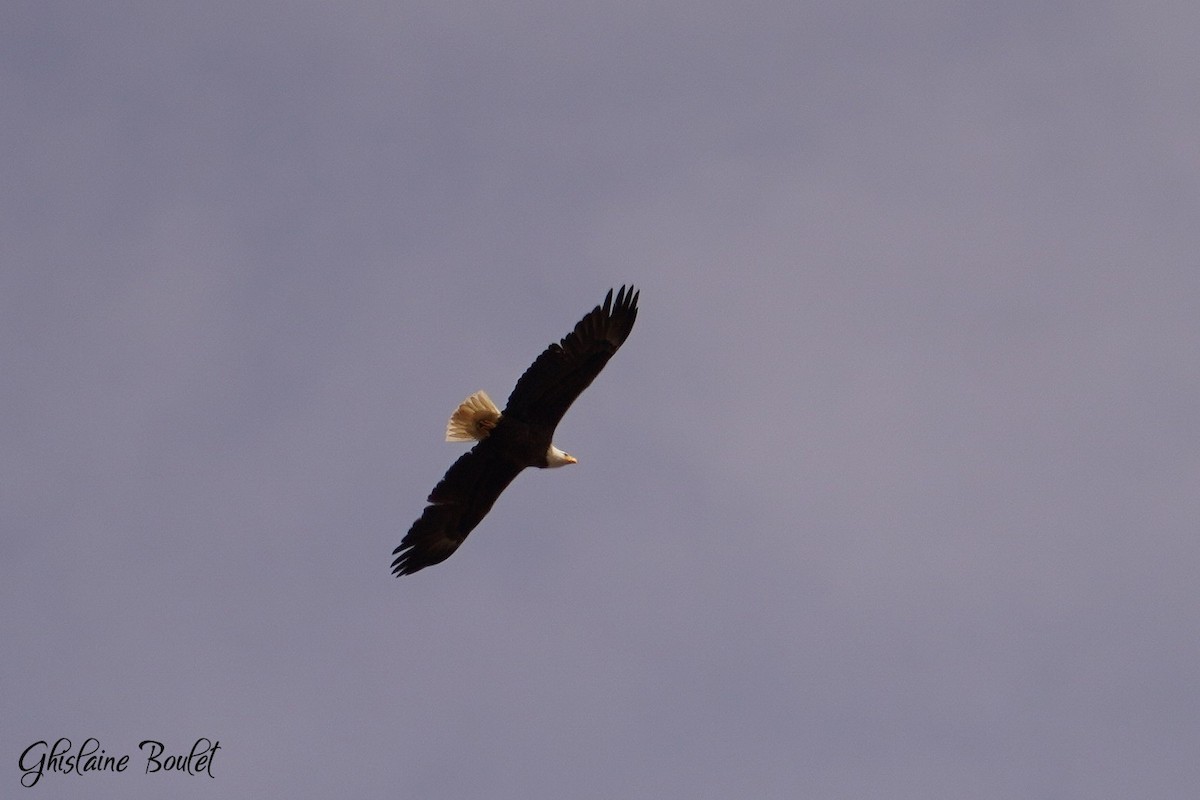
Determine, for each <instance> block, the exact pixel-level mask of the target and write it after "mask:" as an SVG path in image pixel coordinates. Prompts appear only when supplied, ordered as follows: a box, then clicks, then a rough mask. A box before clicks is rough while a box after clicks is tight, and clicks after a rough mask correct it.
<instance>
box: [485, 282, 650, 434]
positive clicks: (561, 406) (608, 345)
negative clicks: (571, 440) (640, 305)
mask: <svg viewBox="0 0 1200 800" xmlns="http://www.w3.org/2000/svg"><path fill="white" fill-rule="evenodd" d="M637 301H638V292H637V291H635V290H634V287H632V286H630V287H628V288H626V287H624V286H622V287H621V289H620V291H618V292H617V298H616V301H615V302H614V301H613V293H612V290H611V289H610V290H609V292H608V295H607V296H606V297H605V298H604V303H603V304H602V305H598V306H596V307H595V308H594V309H592V310H591V311H590V312H588V314H587V315H586V316H584V318H583V319H581V320H580V321H579V323H578V324H577V325H576V326H575V330H573V331H571V332H570V333H568V334H567V335H566V337H564V338H563V340H562V341H561V342H559V343H557V344H552V345H550V346H549V347H547V348H546V349H545V351H543V352H542V354H541V355H540V356H538V357H537V360H536V361H534V362H533V364H532V365H530V367H529V369H527V370H525V374H524V375H522V376H521V379H520V380H519V381H517V385H516V387H515V388H514V389H513V390H512V394H510V395H509V396H508V404H507V405H506V406H505V408H504V415H505V416H511V417H514V418H516V419H519V420H522V421H524V422H528V423H531V424H535V425H548V426H550V427H551V429H553V428H554V427H555V426H556V425H558V421H559V420H561V419H562V417H563V414H565V413H567V409H568V408H570V407H571V403H573V402H575V398H576V397H579V395H580V393H581V392H582V391H583V390H584V389H586V388H587V387H588V386H589V385H590V384H591V382H592V381H593V380H595V378H596V376H597V375H599V374H600V370H602V369H604V365H605V364H607V363H608V360H609V359H610V358H612V356H613V353H615V352H617V348H619V347H620V346H621V345H622V344H623V343H624V342H625V339H626V338H628V336H629V332H630V331H631V330H633V323H634V322H635V321H636V320H637Z"/></svg>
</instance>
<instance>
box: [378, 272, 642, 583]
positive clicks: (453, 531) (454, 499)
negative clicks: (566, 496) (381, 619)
mask: <svg viewBox="0 0 1200 800" xmlns="http://www.w3.org/2000/svg"><path fill="white" fill-rule="evenodd" d="M637 301H638V292H637V291H635V290H634V287H632V286H630V287H628V288H626V287H624V286H622V287H621V289H620V291H618V292H617V297H616V300H615V301H614V300H613V293H612V290H611V289H610V290H609V292H608V295H607V296H605V298H604V302H603V303H602V304H601V305H598V306H596V307H595V308H594V309H592V310H591V311H590V312H588V314H587V315H585V316H584V318H583V319H581V320H580V321H579V323H578V324H577V325H576V326H575V329H574V330H573V331H571V332H570V333H568V334H567V335H566V336H565V337H564V338H563V340H562V341H561V342H559V343H558V344H551V345H550V346H549V347H547V348H546V350H545V351H544V352H543V353H542V354H541V355H540V356H538V357H537V360H536V361H534V362H533V364H532V365H530V367H529V369H527V370H525V374H524V375H522V376H521V379H520V380H518V381H517V385H516V387H515V388H514V389H513V390H512V394H510V395H509V396H508V403H507V404H506V405H505V406H504V411H500V409H498V408H496V405H495V404H494V403H493V402H492V400H491V398H490V397H488V396H487V393H486V392H483V391H479V392H476V393H475V394H473V395H471V396H470V397H468V398H467V399H466V400H464V401H463V402H462V404H461V405H459V407H458V409H457V410H455V412H454V414H453V415H451V417H450V422H449V423H448V424H447V426H446V441H448V442H464V441H476V442H478V444H476V445H475V446H474V447H473V448H471V450H470V451H469V452H467V453H465V454H464V455H463V456H462V457H460V458H459V459H458V460H457V461H455V462H454V464H453V465H452V466H451V467H450V469H449V470H448V471H447V472H446V477H444V478H442V480H441V482H440V483H439V484H438V485H437V486H435V487H434V489H433V491H432V492H431V493H430V494H429V505H428V506H426V507H425V512H424V513H423V514H421V516H420V518H419V519H418V520H417V521H416V522H414V523H413V526H412V527H411V528H409V530H408V533H407V534H406V535H405V537H404V539H403V541H401V542H400V546H399V547H397V548H396V549H395V550H393V551H392V555H394V556H395V557H396V560H395V561H393V562H392V573H393V574H394V575H396V576H400V575H410V574H412V573H414V572H416V571H417V570H421V569H424V568H425V567H429V566H432V565H434V564H438V563H440V562H442V561H445V560H446V559H447V558H449V557H450V556H451V554H453V553H454V551H455V550H456V549H458V546H459V545H460V544H462V543H463V540H464V539H466V538H467V534H469V533H470V532H471V531H472V530H474V529H475V526H476V525H478V524H479V522H480V520H482V519H483V518H484V516H485V515H486V514H487V513H488V511H489V510H491V508H492V504H493V503H495V502H496V498H497V497H499V496H500V493H501V492H503V491H504V489H505V488H506V487H507V486H508V484H510V483H512V480H513V478H515V477H517V473H519V472H520V471H521V470H523V469H525V468H526V467H541V468H549V467H561V466H565V465H567V464H574V463H576V461H575V458H574V457H573V456H571V455H569V454H567V453H564V452H563V451H562V450H559V449H558V448H557V447H555V445H554V442H553V439H554V429H555V427H557V426H558V422H559V420H561V419H562V418H563V414H565V413H566V412H567V409H568V408H570V407H571V403H573V402H575V398H576V397H579V395H580V393H581V392H583V390H584V389H586V388H587V387H588V386H589V385H590V384H591V382H592V381H593V380H594V379H595V377H596V376H597V375H599V374H600V370H602V369H604V365H605V364H607V363H608V360H609V359H610V358H612V356H613V353H615V352H617V349H618V348H619V347H620V346H621V345H622V344H623V343H624V342H625V339H626V338H627V337H628V336H629V332H630V331H631V330H633V323H634V321H636V320H637Z"/></svg>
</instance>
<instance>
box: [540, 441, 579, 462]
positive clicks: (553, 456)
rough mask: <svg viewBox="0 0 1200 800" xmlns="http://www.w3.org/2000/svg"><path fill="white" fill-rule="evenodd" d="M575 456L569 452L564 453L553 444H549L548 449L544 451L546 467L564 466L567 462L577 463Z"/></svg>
mask: <svg viewBox="0 0 1200 800" xmlns="http://www.w3.org/2000/svg"><path fill="white" fill-rule="evenodd" d="M578 463H579V462H578V461H576V460H575V456H573V455H571V454H570V453H564V452H563V451H562V450H559V449H558V448H557V447H555V446H554V445H550V449H549V450H547V451H546V466H547V467H565V466H566V465H567V464H578Z"/></svg>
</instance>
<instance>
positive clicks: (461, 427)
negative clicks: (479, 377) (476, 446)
mask: <svg viewBox="0 0 1200 800" xmlns="http://www.w3.org/2000/svg"><path fill="white" fill-rule="evenodd" d="M499 421H500V409H498V408H496V404H495V403H493V402H492V398H490V397H488V396H487V392H485V391H483V390H482V389H480V390H479V391H478V392H476V393H475V394H473V395H471V396H470V397H468V398H467V399H466V400H463V401H462V403H461V404H459V406H458V408H457V409H455V411H454V413H453V414H451V415H450V421H449V422H448V423H446V441H447V442H471V441H477V440H481V439H486V438H487V435H488V434H489V433H491V432H492V428H494V427H496V423H497V422H499Z"/></svg>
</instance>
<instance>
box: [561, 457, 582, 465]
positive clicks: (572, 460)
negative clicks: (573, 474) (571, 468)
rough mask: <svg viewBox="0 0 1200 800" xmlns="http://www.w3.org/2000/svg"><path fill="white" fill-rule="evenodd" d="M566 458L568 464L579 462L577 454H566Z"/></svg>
mask: <svg viewBox="0 0 1200 800" xmlns="http://www.w3.org/2000/svg"><path fill="white" fill-rule="evenodd" d="M564 458H565V459H566V462H567V463H568V464H578V463H579V459H578V458H576V457H575V456H564Z"/></svg>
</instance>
